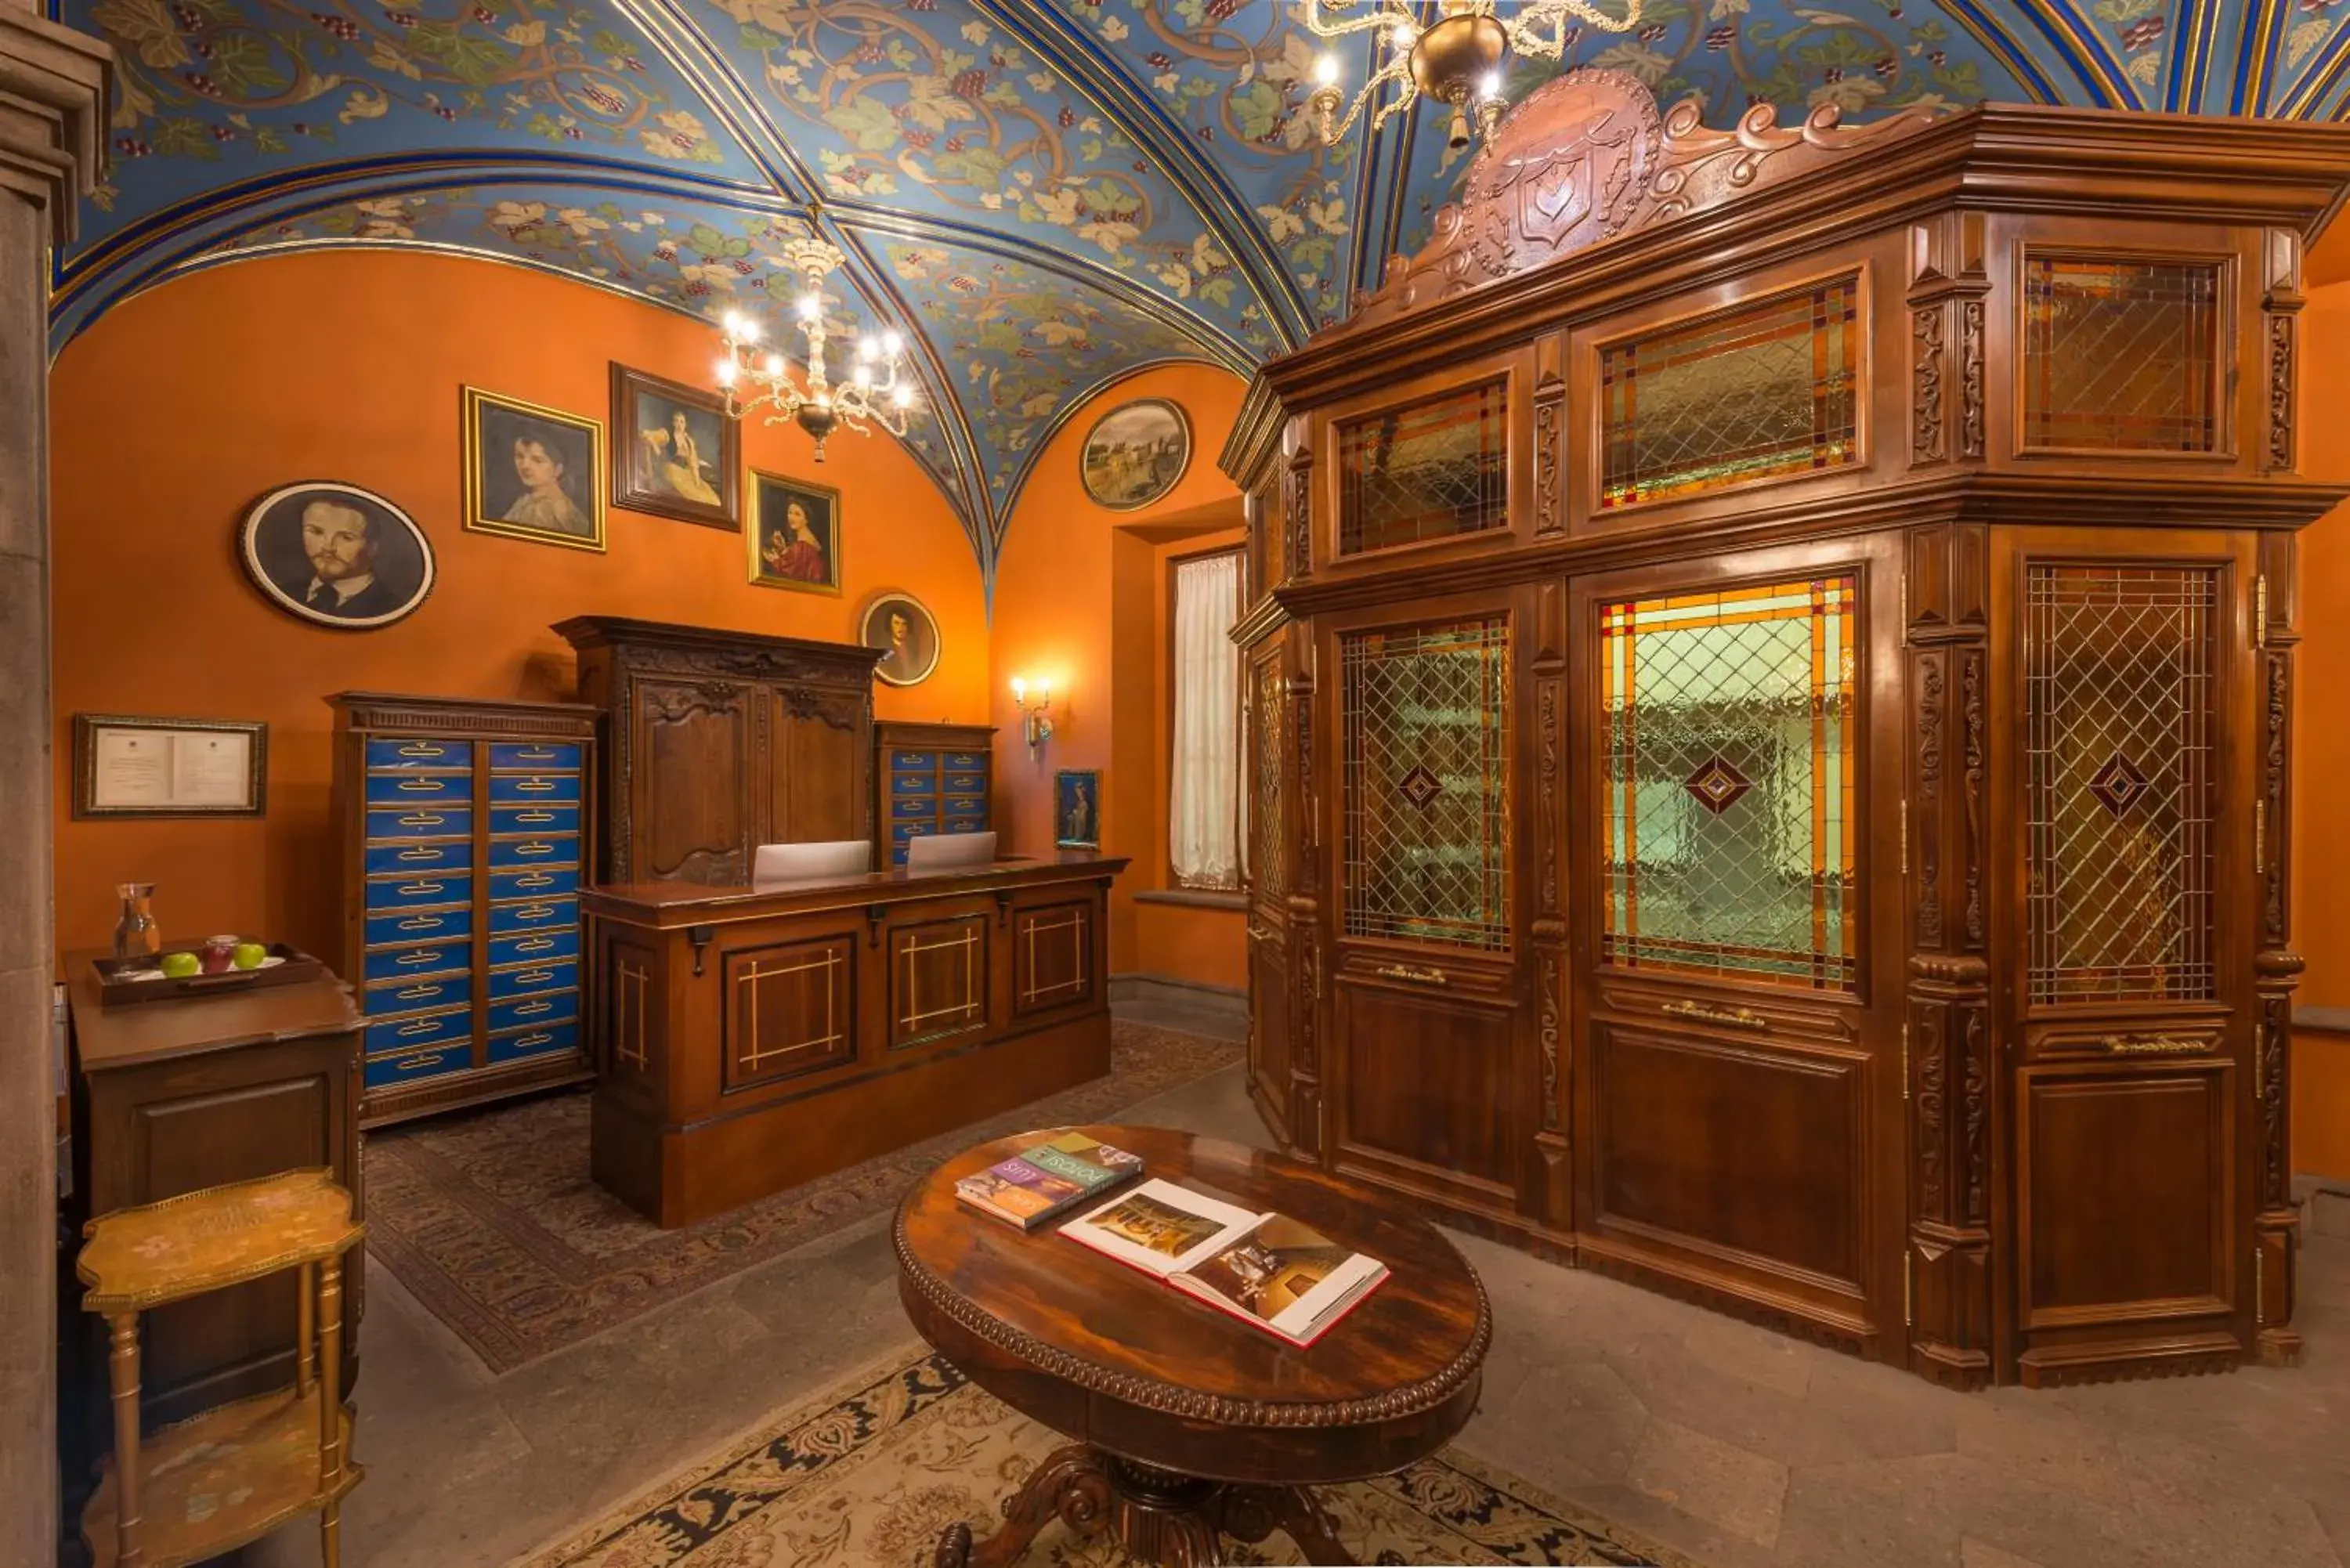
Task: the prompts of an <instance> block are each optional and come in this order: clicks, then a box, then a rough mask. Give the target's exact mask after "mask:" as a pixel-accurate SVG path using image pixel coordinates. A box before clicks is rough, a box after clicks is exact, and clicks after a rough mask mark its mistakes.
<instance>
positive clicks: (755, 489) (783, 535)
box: [743, 468, 841, 594]
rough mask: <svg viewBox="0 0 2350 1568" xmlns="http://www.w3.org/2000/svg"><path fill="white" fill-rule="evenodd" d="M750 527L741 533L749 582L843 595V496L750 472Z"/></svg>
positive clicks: (821, 487) (799, 481)
mask: <svg viewBox="0 0 2350 1568" xmlns="http://www.w3.org/2000/svg"><path fill="white" fill-rule="evenodd" d="M749 514H750V523H751V525H750V526H749V527H747V528H745V529H743V553H744V555H745V556H748V557H749V564H750V568H751V581H753V582H754V583H756V584H757V585H758V586H759V587H763V588H789V589H792V590H794V591H795V592H798V593H804V594H837V593H839V592H840V553H841V533H840V517H841V507H840V492H839V491H837V490H835V489H834V488H833V487H832V486H830V485H828V484H811V483H808V482H807V481H806V480H805V479H787V478H785V476H784V475H782V474H780V473H762V472H759V471H758V470H757V469H755V468H754V469H753V470H752V471H751V504H750V507H749Z"/></svg>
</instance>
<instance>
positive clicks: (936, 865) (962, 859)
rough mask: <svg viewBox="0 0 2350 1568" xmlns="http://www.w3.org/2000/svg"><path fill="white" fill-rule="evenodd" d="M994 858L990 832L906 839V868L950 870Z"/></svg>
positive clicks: (943, 834)
mask: <svg viewBox="0 0 2350 1568" xmlns="http://www.w3.org/2000/svg"><path fill="white" fill-rule="evenodd" d="M994 859H995V835H993V833H926V834H924V835H922V836H920V838H912V839H909V840H907V842H906V869H907V870H909V871H949V870H953V869H956V868H958V867H965V866H985V865H989V864H991V863H992V862H993V860H994Z"/></svg>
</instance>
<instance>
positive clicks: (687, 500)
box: [612, 363, 743, 529]
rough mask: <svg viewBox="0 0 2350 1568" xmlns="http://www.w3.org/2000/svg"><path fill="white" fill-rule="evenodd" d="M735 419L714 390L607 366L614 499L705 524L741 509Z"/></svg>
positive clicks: (717, 524) (729, 523)
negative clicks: (730, 415) (613, 449)
mask: <svg viewBox="0 0 2350 1568" xmlns="http://www.w3.org/2000/svg"><path fill="white" fill-rule="evenodd" d="M740 431H741V421H738V420H734V419H731V418H729V417H728V416H727V413H726V404H725V402H724V400H723V399H722V398H720V396H719V395H718V394H717V393H716V392H712V391H705V390H704V389H702V388H700V387H689V386H687V385H685V384H684V383H683V382H681V381H665V380H663V379H660V377H659V376H649V375H647V374H646V373H645V372H644V371H642V370H631V369H629V368H628V367H627V366H626V365H621V364H618V363H615V364H614V365H613V367H612V444H613V446H614V447H615V448H616V449H617V450H616V451H615V452H614V453H613V458H612V504H613V505H615V506H625V507H627V508H628V509H629V511H631V512H650V513H651V514H653V515H654V516H656V517H674V518H676V519H677V520H678V521H679V522H681V523H699V524H702V525H703V526H705V527H710V528H726V529H733V528H735V527H738V526H739V525H740V523H741V518H742V515H743V511H742V499H741V494H740V488H741V484H740V480H739V479H738V477H737V475H738V474H739V473H740V472H741V462H740V458H739V456H738V453H737V444H736V443H737V441H738V440H739V437H740Z"/></svg>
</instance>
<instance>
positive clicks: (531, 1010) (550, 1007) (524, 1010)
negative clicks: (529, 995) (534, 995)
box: [515, 1002, 555, 1018]
mask: <svg viewBox="0 0 2350 1568" xmlns="http://www.w3.org/2000/svg"><path fill="white" fill-rule="evenodd" d="M554 1011H555V1003H553V1002H524V1003H523V1004H522V1005H521V1006H520V1007H517V1008H515V1017H516V1018H536V1017H537V1016H538V1015H539V1014H540V1013H542V1012H554Z"/></svg>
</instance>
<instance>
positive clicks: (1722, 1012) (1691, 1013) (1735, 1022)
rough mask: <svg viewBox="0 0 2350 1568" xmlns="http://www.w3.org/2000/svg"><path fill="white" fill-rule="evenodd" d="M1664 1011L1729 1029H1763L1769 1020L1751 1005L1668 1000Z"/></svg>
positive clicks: (1670, 1014) (1675, 1015) (1672, 1015)
mask: <svg viewBox="0 0 2350 1568" xmlns="http://www.w3.org/2000/svg"><path fill="white" fill-rule="evenodd" d="M1664 1012H1666V1013H1667V1014H1669V1016H1671V1017H1674V1018H1687V1019H1690V1020H1693V1021H1694V1022H1696V1023H1719V1024H1721V1025H1723V1026H1724V1027H1725V1028H1730V1029H1753V1030H1764V1029H1768V1028H1770V1027H1771V1021H1770V1020H1769V1019H1767V1018H1765V1017H1763V1015H1762V1014H1761V1013H1759V1012H1755V1011H1754V1010H1753V1009H1752V1008H1751V1007H1708V1006H1707V1005H1706V1004H1705V1003H1704V1002H1666V1003H1665V1005H1664Z"/></svg>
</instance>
